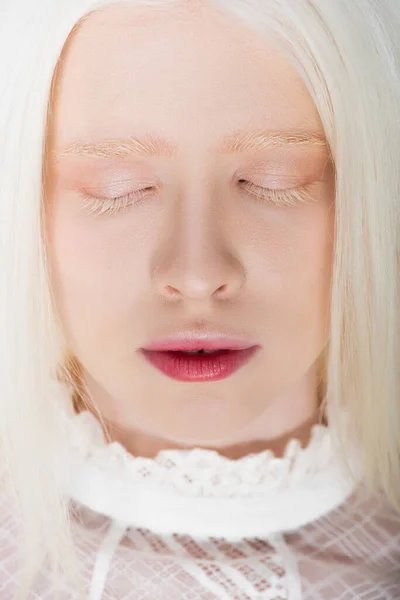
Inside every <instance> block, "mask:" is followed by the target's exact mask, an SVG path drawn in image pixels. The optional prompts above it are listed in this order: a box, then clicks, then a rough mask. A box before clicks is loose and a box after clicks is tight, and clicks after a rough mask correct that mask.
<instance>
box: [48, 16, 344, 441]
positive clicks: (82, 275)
mask: <svg viewBox="0 0 400 600" xmlns="http://www.w3.org/2000/svg"><path fill="white" fill-rule="evenodd" d="M55 90H56V93H55V96H54V98H53V106H52V121H51V123H50V129H49V139H50V150H51V155H50V157H49V164H50V169H49V175H48V179H47V180H46V187H47V195H46V196H47V197H46V202H47V206H48V243H49V254H50V259H51V268H52V278H53V285H54V289H55V293H56V300H57V303H58V309H59V312H60V315H61V318H62V322H63V326H64V328H65V334H66V338H67V342H68V346H69V348H70V350H71V351H72V352H73V354H74V355H75V356H76V357H77V359H78V360H79V361H80V363H81V365H82V367H83V373H84V378H85V380H86V382H87V384H88V386H89V390H90V391H91V393H92V395H93V398H94V400H95V402H96V403H97V405H98V407H99V409H100V411H101V412H102V414H103V416H104V417H105V419H106V420H108V421H109V422H111V423H113V424H114V425H115V427H116V428H120V429H121V430H122V429H123V430H125V431H133V430H140V431H141V432H145V433H148V434H149V435H152V436H158V437H160V438H163V439H168V440H176V441H179V442H180V443H186V444H191V443H203V444H204V443H208V442H211V441H213V440H214V441H215V440H225V441H229V440H231V439H232V440H233V439H234V438H235V436H237V435H238V432H240V431H243V430H244V429H245V428H249V427H251V424H252V423H257V422H260V420H262V419H263V416H265V415H268V414H269V415H270V416H271V420H272V414H273V411H275V415H276V414H277V411H278V413H279V414H280V418H281V419H282V420H283V421H284V420H285V419H286V420H288V421H289V420H290V419H291V418H292V416H293V415H294V414H296V411H298V410H299V407H298V404H299V402H300V404H301V402H303V404H304V403H306V404H307V403H308V404H310V403H311V404H312V403H313V402H314V401H315V395H314V392H312V393H311V396H312V399H311V400H310V398H311V396H310V393H309V392H310V385H311V386H314V385H315V380H314V379H313V377H314V375H313V373H314V370H313V365H314V364H315V362H316V360H317V359H318V357H319V355H320V353H321V351H322V350H323V348H324V345H325V343H326V341H327V323H328V314H329V292H330V273H331V260H332V238H333V233H332V228H333V199H334V175H333V167H332V164H331V162H330V157H329V151H328V148H327V145H326V144H325V143H324V132H323V128H322V125H321V122H320V119H319V116H318V113H317V110H316V108H315V106H314V104H313V101H312V99H311V97H310V95H309V93H308V91H307V89H306V87H305V85H304V83H303V82H302V80H301V79H300V77H299V76H298V74H297V73H296V71H295V70H294V69H293V67H292V66H291V64H290V62H289V61H288V59H287V58H286V57H285V56H284V55H283V54H281V52H280V51H278V50H277V49H276V48H275V46H274V44H273V43H272V41H270V40H268V39H267V38H265V39H264V38H261V37H257V36H256V34H254V33H253V32H252V31H250V30H248V29H247V28H246V27H245V26H244V25H242V24H241V23H240V22H238V21H235V20H234V19H233V18H232V17H230V16H229V15H224V14H222V13H217V12H214V11H213V10H212V9H211V8H205V7H202V8H201V9H197V10H191V11H189V10H188V9H184V8H182V9H181V10H179V11H178V9H177V8H164V9H160V8H158V9H157V11H155V10H153V9H149V8H141V9H138V8H134V7H130V6H124V7H108V8H107V9H103V10H102V11H101V12H98V13H97V14H93V15H91V16H90V17H89V18H88V19H87V20H85V21H84V22H83V23H82V24H81V27H80V28H79V29H78V30H77V31H76V32H75V34H74V36H73V37H72V38H71V40H70V41H69V43H68V46H67V47H66V49H65V52H64V56H63V60H62V62H61V64H60V69H59V72H58V77H57V80H56V88H55ZM250 142H252V143H251V144H250ZM149 144H150V146H149ZM149 147H150V150H152V152H149ZM145 150H146V152H145ZM184 333H192V334H193V335H199V336H205V337H208V336H209V335H212V334H224V335H225V336H231V337H232V336H233V337H235V338H236V339H237V338H240V339H241V340H242V341H244V342H245V343H246V344H247V346H257V348H256V350H255V351H254V353H253V354H252V356H251V358H250V359H249V360H248V361H247V362H246V363H244V364H242V366H241V367H240V368H238V369H237V370H234V372H232V373H231V374H230V375H229V376H227V377H225V378H219V379H208V380H202V381H200V380H195V381H182V380H178V379H175V378H172V377H170V376H169V375H167V374H165V372H163V371H160V370H159V369H158V368H156V367H155V366H153V364H151V363H150V362H149V361H148V360H147V359H145V358H144V356H143V353H142V352H141V349H143V348H146V347H147V346H148V345H149V343H150V342H151V341H154V340H159V339H162V338H166V337H171V336H176V335H178V336H179V335H182V334H184ZM164 356H165V355H164ZM310 378H311V379H310ZM310 381H311V384H310ZM305 390H307V392H305ZM314 391H315V390H314ZM306 397H307V398H306ZM299 398H300V399H301V400H299ZM303 408H304V407H303ZM308 409H310V406H308ZM268 411H269V412H268ZM266 421H268V419H266Z"/></svg>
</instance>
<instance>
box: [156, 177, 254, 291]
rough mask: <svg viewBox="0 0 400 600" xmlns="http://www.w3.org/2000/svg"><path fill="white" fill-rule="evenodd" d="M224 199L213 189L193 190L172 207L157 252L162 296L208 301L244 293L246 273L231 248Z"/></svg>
mask: <svg viewBox="0 0 400 600" xmlns="http://www.w3.org/2000/svg"><path fill="white" fill-rule="evenodd" d="M224 217H225V219H226V215H223V214H222V198H218V197H217V195H216V190H215V188H214V189H212V186H210V185H203V186H200V185H197V186H194V185H193V180H192V185H191V186H188V187H187V188H186V190H184V191H183V192H182V193H181V195H180V197H179V198H178V199H177V200H176V202H174V203H173V206H171V212H170V214H169V218H168V219H167V222H166V223H165V225H166V232H165V235H164V236H163V239H164V242H163V243H162V244H161V247H159V248H158V252H157V255H158V260H157V265H156V269H155V270H156V273H157V275H156V279H157V287H158V289H159V291H161V293H162V294H164V295H165V294H169V295H174V296H176V295H181V296H185V297H187V298H190V297H192V298H205V297H209V296H211V295H213V294H214V293H215V292H218V293H222V292H223V293H224V295H226V294H229V293H231V294H232V293H234V292H235V291H237V290H238V289H240V287H241V284H242V279H243V272H242V271H243V269H242V268H241V265H240V262H239V260H238V257H237V256H234V255H233V253H232V249H231V247H230V245H231V243H232V241H231V240H229V239H228V236H227V232H226V220H225V222H224Z"/></svg>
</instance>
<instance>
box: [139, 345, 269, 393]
mask: <svg viewBox="0 0 400 600" xmlns="http://www.w3.org/2000/svg"><path fill="white" fill-rule="evenodd" d="M258 349H259V346H255V345H249V344H248V343H245V342H243V341H241V340H235V339H232V338H214V339H212V338H205V339H199V338H196V339H195V338H192V339H174V340H162V341H159V342H154V343H151V344H149V345H148V346H147V347H146V348H143V349H141V350H140V352H141V354H142V356H143V357H144V358H145V359H146V360H147V361H148V362H149V363H150V364H152V365H153V366H154V367H156V368H157V369H158V370H160V371H161V372H162V373H164V374H165V375H167V376H168V377H170V378H172V379H176V380H178V381H192V382H195V381H197V382H201V381H216V380H218V379H224V378H226V377H228V376H229V375H232V373H235V372H236V371H237V370H238V369H240V368H241V367H242V366H243V365H245V364H246V363H247V362H248V361H249V360H250V359H251V357H252V356H254V354H255V353H256V351H257V350H258ZM199 350H200V351H203V350H206V351H210V352H213V353H212V354H204V353H200V354H187V352H195V351H199Z"/></svg>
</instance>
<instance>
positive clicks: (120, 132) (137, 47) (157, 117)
mask: <svg viewBox="0 0 400 600" xmlns="http://www.w3.org/2000/svg"><path fill="white" fill-rule="evenodd" d="M53 102H54V106H53V111H52V114H53V125H54V132H55V140H56V143H57V145H58V146H63V145H68V144H70V143H73V142H74V141H77V140H79V139H80V138H82V137H83V138H90V139H101V138H123V137H126V136H128V135H130V134H132V133H135V134H136V133H137V134H140V135H146V134H147V133H148V132H149V131H152V132H153V131H156V132H157V133H158V134H159V135H160V136H161V137H165V138H166V139H169V140H171V141H172V142H173V143H176V144H178V145H179V144H180V143H182V144H183V145H185V144H188V145H190V144H195V143H197V144H199V143H202V142H203V141H205V137H207V138H212V139H210V143H211V142H213V143H215V140H217V139H219V138H220V137H221V136H222V135H223V134H224V133H227V132H229V131H237V130H241V129H244V130H246V129H269V128H271V129H273V130H296V129H299V130H304V129H308V130H311V131H313V132H314V133H316V134H319V133H320V134H321V135H322V134H323V129H322V125H321V122H320V119H319V116H318V113H317V110H316V108H315V106H314V103H313V101H312V99H311V97H310V95H309V93H308V91H307V89H306V86H305V84H304V83H303V81H302V80H301V78H300V76H299V75H298V74H297V72H296V71H295V69H294V68H293V66H292V65H291V63H290V61H289V59H288V58H287V57H286V56H285V55H284V54H283V53H282V52H281V51H279V50H278V49H277V48H276V46H275V44H274V42H273V41H272V39H270V38H268V37H267V36H266V37H265V38H264V37H261V36H260V35H258V34H256V33H255V32H253V31H252V30H250V29H248V28H247V27H246V26H245V25H243V24H242V23H240V21H238V20H236V19H235V18H234V17H232V16H230V15H229V14H228V13H226V14H225V13H222V12H217V11H215V10H213V9H212V8H210V7H207V8H202V9H201V10H198V11H194V10H190V11H189V10H184V9H183V8H182V7H181V8H179V7H171V6H170V7H163V8H160V7H153V8H149V7H145V8H143V7H140V8H137V7H133V6H130V5H129V4H127V5H123V6H112V7H107V8H106V9H102V10H101V11H98V12H96V13H93V14H90V15H88V16H86V17H85V19H84V20H83V21H82V22H81V23H80V24H79V27H78V28H77V29H76V31H75V32H74V33H73V35H72V36H71V38H70V40H69V41H68V44H67V45H66V47H65V50H64V52H63V56H62V59H61V61H60V64H59V70H58V74H57V79H56V86H55V96H54V99H53Z"/></svg>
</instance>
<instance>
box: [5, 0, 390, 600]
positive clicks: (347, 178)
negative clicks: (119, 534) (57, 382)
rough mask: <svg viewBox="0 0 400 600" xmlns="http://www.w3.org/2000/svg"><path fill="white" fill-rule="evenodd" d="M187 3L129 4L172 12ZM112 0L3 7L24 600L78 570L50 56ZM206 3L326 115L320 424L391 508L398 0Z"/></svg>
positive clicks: (8, 280)
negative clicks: (64, 443)
mask: <svg viewBox="0 0 400 600" xmlns="http://www.w3.org/2000/svg"><path fill="white" fill-rule="evenodd" d="M209 1H210V2H211V0H209ZM190 2H191V0H186V1H185V2H184V1H183V0H181V2H174V0H133V1H132V0H130V2H129V3H130V4H132V5H136V6H148V7H150V8H158V7H160V6H161V7H162V6H164V5H165V4H168V5H170V6H171V7H172V6H175V8H174V10H177V11H178V10H179V7H180V6H181V7H182V6H184V5H185V4H189V5H190ZM113 3H115V2H113ZM106 4H111V2H107V1H101V2H94V1H93V0H58V1H57V0H2V1H1V6H0V56H1V60H0V245H1V246H0V248H1V250H0V343H1V355H0V452H1V454H0V461H1V465H2V469H3V472H4V477H5V478H7V481H8V484H10V487H11V489H12V490H13V491H14V492H15V501H16V503H17V504H16V510H18V511H19V514H20V515H21V523H22V526H23V530H22V531H23V536H24V537H23V548H24V550H25V554H26V556H25V560H26V569H25V571H24V573H25V577H24V579H23V581H21V585H20V594H21V596H20V597H23V596H24V594H26V593H27V590H29V589H30V586H32V578H33V577H34V575H35V573H37V571H38V570H39V568H40V565H41V564H42V562H43V560H44V559H45V557H46V556H48V557H49V558H50V559H51V561H52V564H53V567H54V568H55V569H57V568H61V569H62V570H64V571H66V572H70V573H72V572H73V567H72V566H71V570H70V565H72V564H73V560H71V559H72V555H73V545H72V543H71V539H70V538H71V536H70V527H69V515H68V506H67V503H66V500H65V499H64V498H63V497H62V494H61V493H60V491H59V489H58V486H57V482H56V478H55V476H54V472H53V463H52V459H53V456H54V455H55V453H56V452H57V448H58V443H59V439H60V431H59V430H58V429H57V419H56V415H57V398H55V397H54V394H53V392H52V385H51V382H52V380H53V379H54V378H55V377H56V376H57V373H58V372H59V370H60V368H61V367H62V363H63V360H64V352H65V345H64V340H63V335H62V331H61V327H60V326H59V325H58V321H57V318H56V314H55V310H54V303H53V300H52V294H51V286H50V281H49V279H50V278H49V271H48V268H47V264H46V244H45V241H46V240H45V227H44V215H43V194H42V176H43V169H44V166H45V141H46V124H47V120H48V106H49V100H50V97H51V90H52V82H53V78H54V73H55V69H56V66H57V63H58V60H59V57H60V55H61V53H62V50H63V48H64V45H65V42H66V40H67V39H68V37H69V35H70V34H71V32H72V31H73V29H74V27H75V26H77V24H79V22H80V20H81V19H82V17H84V16H85V15H87V14H89V13H90V12H91V11H93V10H97V9H100V10H101V7H102V6H103V5H106ZM214 5H216V6H218V7H219V8H220V10H226V11H227V12H230V13H231V14H234V15H235V16H236V18H238V19H240V20H241V21H242V22H243V23H244V24H245V25H246V26H248V27H250V28H251V29H253V31H254V34H255V35H260V34H261V35H268V36H271V35H272V36H273V37H274V38H275V40H276V43H277V44H279V45H280V46H281V48H282V50H283V51H284V52H286V53H287V55H288V56H289V57H290V58H291V60H292V61H293V64H294V66H295V67H296V68H297V69H298V71H299V73H300V75H301V76H302V77H303V79H304V81H305V82H306V84H307V86H308V89H309V90H310V92H311V94H312V97H313V99H314V101H315V104H316V106H317V109H318V111H319V114H320V116H321V120H322V123H323V125H324V128H325V133H326V136H327V139H328V143H329V145H330V149H331V152H332V156H333V159H334V163H335V167H336V200H335V219H336V223H335V254H334V266H333V279H332V301H331V330H330V337H329V345H328V352H327V355H326V360H325V364H324V378H325V384H326V386H325V389H326V397H325V402H326V408H327V414H328V420H329V423H330V426H331V427H332V429H333V431H335V432H336V433H338V435H339V436H340V435H342V434H343V431H342V430H341V429H340V427H341V426H340V423H341V420H340V415H341V414H342V413H343V411H344V410H345V411H346V413H348V415H349V419H350V425H351V427H350V430H351V432H352V435H354V436H356V437H357V438H358V439H359V441H360V444H361V448H362V451H363V456H364V460H365V465H366V477H367V480H368V481H369V482H371V484H372V485H374V486H375V487H376V488H379V489H380V490H383V492H384V493H385V494H386V496H387V497H388V498H389V500H391V501H392V502H393V503H395V504H396V503H397V505H399V502H400V501H399V499H400V400H399V392H400V385H399V383H400V382H399V376H400V369H399V367H398V364H397V361H398V357H399V339H400V328H399V260H398V257H399V240H400V230H399V218H400V205H399V193H400V185H399V181H400V55H399V53H400V36H399V31H400V3H399V0H380V1H379V2H377V1H376V0H351V1H349V0H214ZM346 435H347V434H346ZM342 437H343V435H342ZM343 442H344V444H343V447H345V442H346V439H343Z"/></svg>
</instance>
